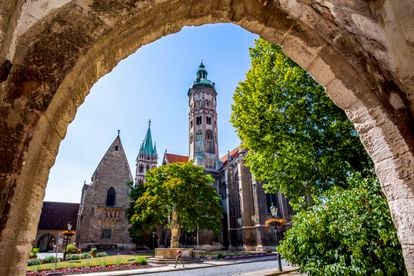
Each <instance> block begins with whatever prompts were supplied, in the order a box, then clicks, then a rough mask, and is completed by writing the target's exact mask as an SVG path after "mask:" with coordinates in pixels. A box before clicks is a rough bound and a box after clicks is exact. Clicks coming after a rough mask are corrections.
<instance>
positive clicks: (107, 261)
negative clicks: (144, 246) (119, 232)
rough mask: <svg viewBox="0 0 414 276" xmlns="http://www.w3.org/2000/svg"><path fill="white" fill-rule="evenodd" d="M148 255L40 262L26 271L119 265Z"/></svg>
mask: <svg viewBox="0 0 414 276" xmlns="http://www.w3.org/2000/svg"><path fill="white" fill-rule="evenodd" d="M146 257H150V256H149V255H114V256H107V257H99V258H93V259H83V260H73V261H65V262H58V263H57V264H55V263H50V264H40V265H32V266H28V267H27V271H39V270H44V269H55V265H56V268H57V269H59V268H73V267H88V266H98V265H99V266H107V265H113V264H115V265H121V264H130V263H133V262H135V261H136V260H137V259H138V258H146Z"/></svg>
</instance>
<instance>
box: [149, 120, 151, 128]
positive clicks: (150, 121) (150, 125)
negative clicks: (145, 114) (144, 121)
mask: <svg viewBox="0 0 414 276" xmlns="http://www.w3.org/2000/svg"><path fill="white" fill-rule="evenodd" d="M148 127H151V119H149V120H148Z"/></svg>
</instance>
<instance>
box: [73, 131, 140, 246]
mask: <svg viewBox="0 0 414 276" xmlns="http://www.w3.org/2000/svg"><path fill="white" fill-rule="evenodd" d="M118 138H119V137H118ZM129 181H132V176H131V172H130V169H129V166H128V162H127V160H126V157H125V153H124V151H123V148H122V145H121V142H120V140H119V139H116V140H115V141H114V143H113V144H112V145H111V147H110V148H109V149H108V151H107V153H106V154H105V156H104V158H103V159H102V161H101V162H100V164H99V166H98V168H97V169H96V171H95V173H94V175H93V176H92V183H91V184H90V185H85V186H84V189H83V194H82V199H81V206H80V211H79V216H78V236H77V242H78V243H79V246H80V247H81V248H86V247H90V246H96V247H98V248H99V247H102V248H106V249H112V248H113V249H116V248H119V249H127V248H133V247H134V245H133V244H132V243H131V238H130V237H129V233H128V228H129V223H128V218H127V213H126V212H127V208H128V207H129V203H130V199H129V192H130V189H129V186H128V185H127V182H129ZM111 188H113V189H115V202H114V204H112V203H111V202H109V204H108V191H109V190H110V189H111ZM112 205H113V206H112Z"/></svg>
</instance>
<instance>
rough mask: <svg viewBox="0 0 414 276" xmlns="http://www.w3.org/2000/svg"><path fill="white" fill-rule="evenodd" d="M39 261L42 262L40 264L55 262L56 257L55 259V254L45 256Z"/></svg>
mask: <svg viewBox="0 0 414 276" xmlns="http://www.w3.org/2000/svg"><path fill="white" fill-rule="evenodd" d="M41 262H42V264H48V263H55V262H57V259H56V257H55V256H47V257H46V258H44V259H43V260H42V261H41Z"/></svg>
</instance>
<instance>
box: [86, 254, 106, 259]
mask: <svg viewBox="0 0 414 276" xmlns="http://www.w3.org/2000/svg"><path fill="white" fill-rule="evenodd" d="M105 254H106V253H105ZM80 257H81V259H89V258H90V257H91V255H89V253H86V252H85V253H82V254H80Z"/></svg>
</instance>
